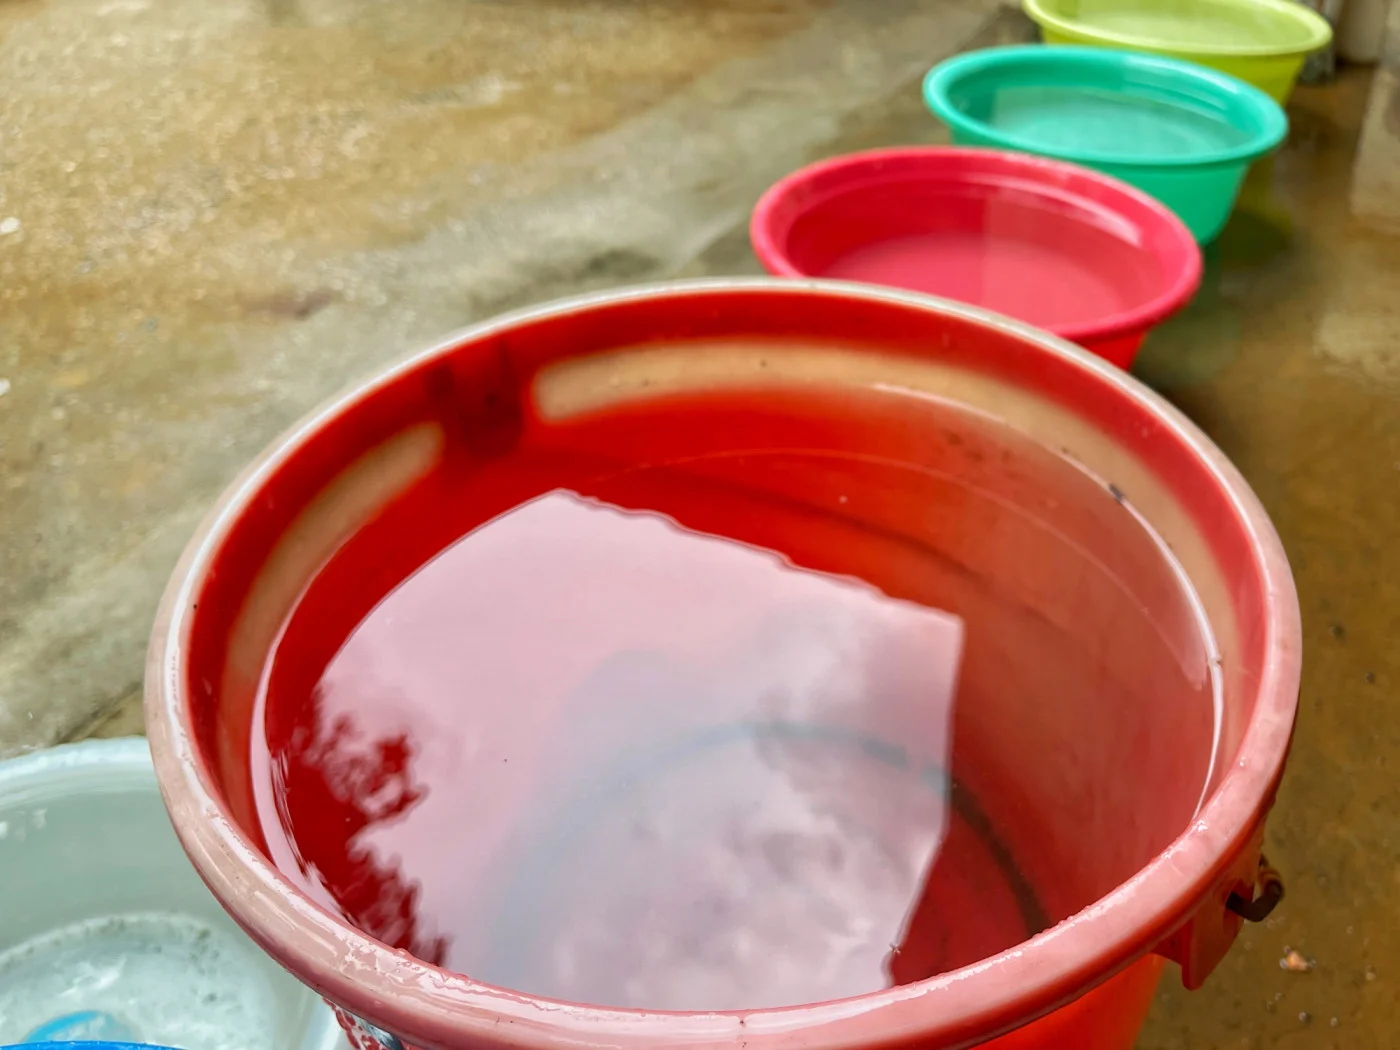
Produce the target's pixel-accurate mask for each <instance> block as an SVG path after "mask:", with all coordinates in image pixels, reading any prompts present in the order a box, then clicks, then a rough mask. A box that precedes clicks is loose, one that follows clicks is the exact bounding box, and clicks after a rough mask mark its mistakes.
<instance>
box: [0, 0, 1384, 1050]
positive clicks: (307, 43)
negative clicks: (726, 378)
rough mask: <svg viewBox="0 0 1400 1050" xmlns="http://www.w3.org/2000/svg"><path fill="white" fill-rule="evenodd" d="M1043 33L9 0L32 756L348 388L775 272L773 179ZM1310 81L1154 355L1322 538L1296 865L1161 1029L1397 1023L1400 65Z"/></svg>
mask: <svg viewBox="0 0 1400 1050" xmlns="http://www.w3.org/2000/svg"><path fill="white" fill-rule="evenodd" d="M1398 6H1400V5H1398ZM1026 33H1027V27H1026V25H1025V23H1023V22H1022V21H1021V20H1020V19H1019V16H1016V15H1014V14H1012V13H1010V12H1008V11H1006V10H1004V9H1001V8H998V7H997V5H996V0H880V2H879V3H870V2H869V0H706V2H705V3H696V2H693V0H653V2H649V3H646V2H642V0H517V2H514V3H510V2H506V0H400V2H399V3H395V4H392V5H384V4H377V3H371V2H370V0H226V2H222V3H209V2H207V0H0V755H3V754H11V753H16V752H19V751H23V750H27V749H30V748H34V747H41V746H45V745H48V744H52V743H55V742H58V741H62V740H69V739H75V738H78V737H82V736H85V735H91V734H94V733H96V734H103V735H109V734H117V733H123V732H132V731H137V730H139V726H140V720H139V710H138V708H137V705H136V702H135V699H134V698H135V696H136V694H137V690H138V687H139V679H140V674H141V660H142V650H143V646H144V641H145V635H146V631H147V628H148V625H149V623H150V620H151V617H152V613H153V610H154V606H155V602H156V599H157V596H158V594H159V591H160V589H161V586H162V585H163V583H164V580H165V578H166V576H167V574H168V572H169V570H170V568H171V567H172V565H173V563H174V561H175V558H176V556H177V554H178V552H179V549H180V547H181V545H182V544H183V542H184V539H185V538H186V536H187V535H188V534H189V532H190V531H191V529H192V528H193V526H194V523H195V521H196V520H197V518H198V516H199V515H200V513H201V512H202V510H203V509H204V508H205V507H207V506H208V504H209V503H210V502H211V501H212V499H213V498H214V496H215V494H216V493H217V492H218V491H219V489H220V488H221V487H222V486H223V485H224V484H225V482H226V481H227V480H228V479H229V478H230V477H231V475H232V474H233V473H234V471H235V470H236V469H237V468H238V466H239V465H241V464H242V463H243V462H245V461H246V460H247V459H249V458H250V457H251V456H252V455H253V454H254V453H255V452H256V451H257V450H258V449H259V448H260V447H261V446H262V445H264V444H265V443H266V442H267V441H268V440H270V439H271V437H272V436H274V435H275V434H276V433H277V431H279V430H280V429H281V428H282V427H284V426H285V425H287V424H288V423H290V422H291V421H292V420H294V419H295V418H296V417H297V416H299V415H301V414H302V413H303V412H305V411H306V410H307V409H308V408H309V407H311V406H312V405H313V404H315V403H316V402H318V401H319V400H321V399H322V398H324V397H325V396H327V395H328V394H330V393H332V392H333V391H334V390H336V389H337V388H339V387H341V386H343V385H345V384H346V383H348V382H350V381H351V380H352V379H353V378H354V377H356V376H358V375H360V374H363V373H364V372H366V371H368V370H370V369H372V368H374V367H375V366H376V365H378V364H380V363H381V362H384V361H387V360H391V359H393V358H395V357H397V356H399V355H401V354H402V353H403V352H405V351H406V350H407V349H409V348H412V347H414V346H416V345H419V344H422V343H424V342H426V341H428V340H430V339H432V338H433V337H435V336H437V335H439V334H441V333H442V332H444V331H446V330H448V329H451V328H454V327H457V326H460V325H462V324H465V323H467V322H470V321H472V320H474V319H478V318H481V317H484V316H487V315H490V314H492V313H494V312H497V311H498V310H500V309H502V308H504V307H507V306H512V305H517V304H520V303H523V302H528V301H532V300H539V299H545V298H551V297H554V296H557V295H561V294H565V293H568V292H574V291H579V290H582V289H585V288H591V287H600V286H605V285H609V284H616V283H620V282H631V281H637V280H642V279H648V278H656V277H663V276H670V275H677V274H695V273H723V272H736V271H738V272H753V271H755V270H756V266H755V264H754V262H753V260H752V258H751V257H750V255H749V253H748V250H747V246H746V241H745V236H744V221H745V218H746V213H747V209H748V207H749V206H750V205H751V203H752V202H753V200H754V199H755V198H756V197H757V195H758V193H759V192H760V191H761V190H762V189H763V187H764V186H765V185H767V184H768V183H769V182H770V181H772V180H773V179H774V178H775V177H777V176H779V175H781V174H782V173H784V172H785V171H787V170H789V169H791V168H793V167H795V166H797V165H798V164H800V163H802V162H804V161H807V160H809V159H813V158H815V157H818V156H822V155H825V154H829V153H833V152H839V151H842V150H846V149H851V148H857V147H862V146H869V145H878V144H882V143H892V142H909V141H937V140H938V139H939V138H940V132H939V129H938V128H937V127H936V126H934V124H933V122H932V121H931V120H930V119H929V118H927V117H926V116H925V115H924V114H923V112H922V110H921V108H920V106H919V103H918V96H917V82H918V77H919V76H920V74H921V73H922V72H923V70H924V69H925V68H926V67H927V66H928V65H929V64H931V63H932V62H934V61H936V60H937V59H939V58H940V57H942V56H943V55H945V54H947V53H949V52H951V51H953V50H957V49H959V48H962V47H966V46H970V45H972V44H980V43H987V42H993V41H996V40H1011V39H1020V38H1023V37H1024V36H1025V35H1026ZM1394 35H1395V37H1396V39H1400V34H1394ZM1392 53H1393V54H1396V55H1397V56H1400V47H1398V48H1393V49H1392ZM1291 116H1292V119H1293V129H1294V130H1293V136H1292V139H1291V140H1290V143H1289V145H1288V147H1287V149H1285V151H1284V152H1283V153H1282V154H1281V155H1280V156H1279V157H1277V158H1276V159H1275V160H1273V161H1271V162H1269V163H1267V164H1263V165H1260V166H1259V167H1258V168H1257V169H1256V171H1255V172H1254V174H1253V176H1252V177H1251V180H1250V183H1249V185H1248V188H1247V190H1246V193H1245V196H1244V200H1243V202H1242V205H1241V209H1240V211H1239V213H1238V214H1237V215H1236V217H1235V219H1234V221H1233V222H1232V224H1231V226H1230V228H1229V229H1228V230H1227V231H1226V233H1225V235H1224V236H1223V237H1222V239H1221V241H1220V242H1219V243H1218V244H1217V245H1216V246H1214V247H1213V248H1212V249H1211V250H1210V252H1209V253H1208V261H1207V273H1206V280H1205V285H1204V287H1203V289H1202V292H1201V294H1200V296H1199V297H1198V299H1197V300H1196V302H1195V304H1194V305H1193V306H1192V307H1191V308H1190V309H1189V310H1188V311H1187V312H1186V313H1185V314H1184V315H1183V316H1181V317H1180V318H1178V319H1176V320H1175V321H1174V322H1172V323H1171V324H1170V325H1168V326H1167V327H1166V328H1165V329H1163V330H1162V331H1161V332H1159V333H1158V335H1157V336H1156V337H1155V338H1154V339H1153V340H1152V341H1151V342H1150V344H1149V346H1148V348H1147V349H1146V350H1145V351H1144V354H1143V359H1142V361H1141V363H1140V366H1139V369H1138V371H1139V373H1140V375H1141V376H1142V377H1143V378H1144V379H1146V380H1147V381H1148V382H1150V383H1152V384H1153V385H1155V386H1157V387H1158V388H1159V389H1162V390H1164V391H1165V392H1166V393H1167V394H1168V395H1169V396H1170V397H1172V398H1173V400H1175V401H1176V402H1177V403H1178V404H1179V405H1181V406H1182V407H1183V408H1184V409H1185V410H1186V411H1187V412H1188V413H1190V414H1191V415H1192V416H1193V417H1194V418H1195V419H1196V420H1197V421H1198V422H1199V423H1200V424H1201V425H1202V426H1204V427H1205V429H1206V430H1207V431H1208V432H1210V433H1211V434H1212V435H1213V436H1214V437H1215V439H1216V440H1217V441H1218V442H1219V443H1220V444H1221V446H1222V447H1223V448H1224V449H1225V450H1226V452H1228V453H1229V454H1230V455H1231V456H1232V457H1233V458H1234V459H1235V461H1236V462H1237V463H1238V464H1239V465H1240V467H1241V468H1242V469H1243V470H1244V472H1245V474H1246V475H1247V476H1248V477H1249V479H1250V480H1251V481H1252V482H1253V484H1254V485H1255V487H1256V489H1257V490H1258V492H1259V494H1260V496H1261V497H1262V499H1263V500H1264V502H1265V504H1266V505H1267V506H1268V508H1269V510H1270V512H1271V513H1272V514H1273V516H1274V520H1275V521H1276V523H1277V525H1278V527H1279V530H1280V532H1281V533H1282V535H1283V539H1284V542H1285V544H1286V545H1287V547H1288V550H1289V551H1290V554H1291V556H1292V558H1293V564H1294V569H1295V572H1296V574H1297V577H1298V584H1299V589H1300V592H1301V596H1302V603H1303V615H1304V621H1305V628H1306V632H1307V660H1306V667H1305V679H1304V685H1303V698H1302V713H1301V717H1300V722H1299V727H1298V734H1297V742H1296V745H1295V749H1294V753H1293V758H1292V761H1291V765H1290V770H1289V774H1288V778H1287V780H1286V782H1285V785H1284V788H1283V791H1282V794H1281V796H1280V798H1279V802H1278V808H1277V810H1276V811H1275V814H1274V817H1273V819H1272V821H1271V822H1270V825H1269V844H1268V850H1269V853H1270V856H1271V857H1272V859H1273V860H1274V862H1275V863H1276V864H1277V865H1278V866H1279V867H1280V868H1281V869H1282V871H1283V872H1284V874H1285V876H1286V878H1287V881H1288V889H1289V895H1288V898H1287V901H1286V902H1285V904H1284V905H1283V907H1282V908H1281V909H1280V910H1279V912H1278V913H1277V915H1276V917H1274V918H1272V919H1270V920H1269V921H1268V922H1267V923H1265V924H1264V925H1263V926H1260V927H1254V928H1251V929H1249V930H1247V931H1246V932H1245V934H1244V936H1243V937H1242V938H1241V941H1240V942H1239V943H1238V944H1237V945H1236V947H1235V950H1234V951H1233V953H1232V954H1231V956H1230V957H1229V958H1228V959H1227V961H1226V962H1225V964H1224V965H1223V966H1222V967H1221V969H1220V970H1219V971H1217V973H1216V974H1215V975H1214V977H1213V978H1212V979H1211V981H1210V982H1209V983H1208V985H1207V986H1206V988H1204V989H1203V990H1201V991H1199V992H1195V993H1190V994H1188V993H1185V992H1183V991H1181V990H1180V988H1179V986H1178V985H1177V984H1176V982H1175V977H1174V975H1172V974H1169V976H1168V978H1167V980H1166V982H1165V985H1164V990H1163V992H1162V994H1161V996H1160V999H1159V1002H1158V1005H1157V1009H1156V1011H1155V1013H1154V1016H1153V1018H1152V1020H1151V1021H1150V1023H1149V1026H1148V1029H1147V1031H1146V1032H1145V1034H1144V1036H1143V1039H1142V1043H1141V1046H1142V1047H1144V1048H1146V1050H1186V1048H1190V1050H1198V1048H1206V1047H1222V1048H1223V1047H1232V1048H1233V1047H1239V1048H1244V1047H1280V1048H1285V1050H1286V1048H1300V1050H1322V1048H1324V1047H1338V1048H1341V1047H1347V1048H1358V1050H1359V1048H1369V1047H1377V1048H1390V1047H1395V1046H1400V994H1398V993H1400V925H1397V923H1396V922H1395V919H1394V909H1392V908H1391V907H1390V906H1389V905H1387V904H1386V901H1387V900H1389V894H1390V893H1397V894H1400V717H1397V694H1396V690H1397V685H1398V684H1400V647H1396V646H1395V645H1393V644H1392V643H1393V639H1395V638H1396V637H1400V553H1397V547H1396V545H1395V543H1394V537H1395V535H1396V532H1397V524H1398V523H1400V73H1397V72H1392V71H1391V70H1389V69H1387V68H1382V69H1381V70H1380V71H1378V72H1376V73H1375V74H1374V75H1373V74H1371V73H1369V72H1364V71H1356V72H1346V73H1344V75H1343V76H1342V78H1341V79H1340V80H1339V82H1338V83H1336V84H1334V85H1332V86H1329V87H1326V88H1310V89H1302V90H1300V91H1299V92H1298V94H1297V96H1296V97H1295V99H1294V101H1293V104H1292V107H1291ZM1285 946H1293V947H1296V948H1298V949H1300V950H1302V951H1303V952H1304V953H1306V954H1307V955H1308V956H1310V957H1315V958H1316V960H1317V965H1316V969H1315V970H1313V972H1311V973H1305V974H1295V973H1290V972H1286V971H1284V970H1282V969H1280V967H1279V964H1278V961H1279V958H1280V957H1281V956H1282V954H1283V952H1284V949H1285Z"/></svg>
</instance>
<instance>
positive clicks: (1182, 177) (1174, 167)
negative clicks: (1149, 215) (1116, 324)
mask: <svg viewBox="0 0 1400 1050" xmlns="http://www.w3.org/2000/svg"><path fill="white" fill-rule="evenodd" d="M924 100H925V101H926V102H927V104H928V107H929V109H931V110H932V111H933V112H934V114H935V115H937V116H938V117H939V118H940V119H941V120H943V121H944V122H945V123H946V124H947V125H948V126H949V128H950V129H951V130H952V134H953V141H954V142H955V143H958V144H959V145H968V146H991V147H995V148H997V149H1010V150H1019V151H1021V152H1023V153H1035V154H1039V155H1040V156H1044V157H1055V158H1057V159H1060V160H1068V161H1073V162H1075V163H1078V164H1083V165H1085V166H1086V167H1090V168H1094V169H1096V170H1098V171H1102V172H1104V173H1106V174H1108V175H1113V176H1115V177H1117V178H1120V179H1122V180H1123V181H1124V182H1128V183H1131V184H1132V185H1134V186H1136V187H1138V188H1139V189H1141V190H1144V191H1146V192H1147V193H1150V194H1151V195H1152V196H1154V197H1156V198H1157V199H1158V200H1160V201H1161V202H1162V203H1164V204H1166V205H1167V206H1168V207H1169V208H1171V209H1172V210H1173V211H1174V212H1176V214H1177V215H1179V216H1180V217H1181V219H1182V221H1183V222H1185V223H1186V225H1187V227H1188V228H1189V229H1190V230H1191V233H1192V234H1193V235H1194V236H1195V238H1196V240H1197V241H1198V242H1199V243H1201V244H1206V243H1208V242H1210V241H1212V240H1214V239H1215V237H1216V236H1217V235H1218V234H1219V233H1220V230H1221V229H1222V228H1223V227H1224V225H1225V222H1226V220H1228V219H1229V217H1230V212H1231V210H1232V209H1233V208H1234V205H1235V198H1236V197H1237V196H1238V195H1239V191H1240V184H1241V183H1242V182H1243V181H1244V177H1245V173H1246V172H1248V170H1249V166H1250V165H1251V164H1252V163H1254V161H1256V160H1258V159H1259V158H1260V157H1262V156H1264V155H1265V154H1267V153H1269V152H1271V151H1273V150H1274V149H1277V148H1278V146H1279V144H1280V143H1282V142H1283V140H1284V138H1285V137H1286V136H1287V134H1288V118H1287V117H1286V116H1285V115H1284V112H1283V110H1282V108H1280V106H1279V104H1278V103H1277V102H1275V101H1274V100H1273V99H1271V98H1270V97H1269V96H1268V95H1266V94H1264V92H1262V91H1260V90H1259V89H1258V88H1255V87H1251V86H1250V85H1249V84H1246V83H1245V82H1244V81H1242V80H1238V79H1236V78H1235V77H1232V76H1229V75H1228V74H1225V73H1220V72H1217V71H1215V70H1212V69H1207V68H1205V67H1204V66H1198V65H1195V64H1194V63H1191V62H1183V61H1180V60H1178V59H1174V58H1164V57H1162V56H1159V55H1145V54H1138V53H1135V52H1130V51H1115V50H1112V49H1108V48H1100V47H1042V46H1039V45H1030V46H1025V47H996V48H988V49H986V50H984V51H971V52H968V53H967V54H963V55H959V56H957V57H955V58H951V59H949V60H948V61H946V62H943V63H941V64H940V65H938V66H935V67H934V68H933V69H932V70H931V71H930V72H929V74H928V76H927V77H926V78H925V79H924Z"/></svg>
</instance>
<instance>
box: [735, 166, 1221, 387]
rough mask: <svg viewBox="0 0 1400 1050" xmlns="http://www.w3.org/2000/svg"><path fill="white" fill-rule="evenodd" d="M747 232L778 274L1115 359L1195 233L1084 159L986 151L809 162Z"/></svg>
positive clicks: (1169, 283) (1161, 311)
mask: <svg viewBox="0 0 1400 1050" xmlns="http://www.w3.org/2000/svg"><path fill="white" fill-rule="evenodd" d="M750 232H751V237H752V240H753V247H754V252H755V253H756V254H757V255H758V258H759V260H760V261H761V262H762V263H763V265H764V267H765V268H766V269H767V270H768V272H769V273H772V274H775V275H777V276H780V277H828V278H835V279H842V280H851V281H864V282H867V283H870V284H882V285H887V286H889V287H893V288H905V289H908V290H910V291H916V292H925V293H929V294H933V295H940V296H944V297H947V298H949V299H957V300H959V301H960V302H965V303H973V304H976V305H978V306H984V307H986V308H987V309H989V310H995V311H997V312H999V313H1004V314H1007V315H1008V316H1011V317H1015V318H1017V319H1019V320H1022V321H1028V322H1030V323H1031V324H1034V325H1037V326H1039V327H1041V328H1045V329H1047V330H1048V331H1051V332H1054V333H1055V334H1056V335H1059V336H1063V337H1064V338H1066V339H1070V340H1072V341H1074V342H1076V343H1079V344H1080V345H1081V346H1084V347H1086V348H1088V349H1090V350H1092V351H1094V352H1095V353H1096V354H1098V355H1099V356H1100V357H1103V358H1105V359H1106V360H1108V361H1111V362H1113V363H1114V364H1115V365H1118V366H1119V367H1121V368H1127V367H1128V366H1129V365H1130V364H1131V363H1132V360H1133V357H1134V355H1135V354H1136V353H1137V350H1138V347H1139V346H1141V344H1142V340H1143V338H1144V337H1145V336H1146V334H1147V331H1148V329H1150V328H1151V327H1152V326H1153V325H1155V324H1157V323H1159V322H1161V321H1162V320H1164V319H1165V318H1167V317H1169V316H1170V315H1171V314H1173V313H1175V312H1176V311H1177V310H1179V309H1181V308H1182V307H1183V306H1185V305H1186V303H1187V302H1189V301H1190V299H1191V296H1192V295H1194V294H1195V291H1196V288H1197V286H1198V285H1199V284H1200V279H1201V253H1200V249H1199V248H1198V247H1197V245H1196V241H1195V239H1194V238H1193V237H1192V236H1191V233H1190V231H1189V230H1187V229H1186V227H1185V226H1184V225H1183V224H1182V223H1181V221H1180V220H1179V219H1178V218H1177V217H1176V216H1175V215H1174V214H1172V212H1171V211H1169V210H1168V209H1167V208H1166V207H1164V206H1163V205H1161V204H1160V203H1158V202H1157V201H1155V200H1153V199H1152V198H1150V197H1148V196H1146V195H1145V194H1143V193H1140V192H1139V191H1137V190H1135V189H1133V188H1132V187H1131V186H1128V185H1126V184H1124V183H1122V182H1119V181H1118V180H1116V179H1112V178H1109V177H1108V176H1105V175H1101V174H1099V173H1097V172H1093V171H1090V170H1088V169H1086V168H1080V167H1077V166H1075V165H1071V164H1064V163H1060V162H1055V161H1047V160H1043V159H1040V158H1036V157H1029V156H1025V155H1021V154H1013V153H1001V152H998V151H995V150H974V149H957V148H951V147H925V148H910V149H894V150H878V151H874V152H870V153H857V154H852V155H850V156H845V157H838V158H836V159H835V160H830V161H825V162H823V163H820V164H815V165H813V166H811V167H809V168H804V169H802V170H801V171H798V172H795V173H794V174H792V175H790V176H788V177H787V178H785V179H784V180H782V181H781V182H779V183H777V184H776V185H775V186H773V187H772V188H771V189H770V190H769V191H768V192H767V193H766V194H765V195H764V197H763V199H762V200H760V201H759V203H758V206H757V207H756V208H755V209H754V213H753V221H752V224H751V227H750Z"/></svg>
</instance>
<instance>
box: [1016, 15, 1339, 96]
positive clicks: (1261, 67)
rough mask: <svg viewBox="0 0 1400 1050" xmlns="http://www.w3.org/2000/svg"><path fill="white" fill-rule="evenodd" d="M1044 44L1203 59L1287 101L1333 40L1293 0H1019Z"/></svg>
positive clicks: (1319, 18)
mask: <svg viewBox="0 0 1400 1050" xmlns="http://www.w3.org/2000/svg"><path fill="white" fill-rule="evenodd" d="M1022 3H1023V5H1024V7H1025V9H1026V14H1028V15H1030V16H1031V18H1033V19H1034V20H1035V21H1036V22H1037V23H1039V25H1040V28H1041V30H1042V31H1043V33H1044V35H1045V42H1046V43H1047V44H1088V45H1091V46H1095V47H1118V48H1127V49H1128V50H1130V51H1146V52H1149V53H1151V54H1156V55H1168V56H1170V57H1172V58H1184V59H1186V60H1188V61H1191V62H1199V63H1200V64H1201V65H1203V66H1210V67H1211V68H1212V69H1218V70H1220V71H1221V72H1222V73H1229V74H1230V75H1231V76H1235V77H1239V78H1240V79H1241V80H1243V81H1245V82H1246V83H1249V84H1253V85H1254V86H1255V87H1257V88H1258V89H1259V90H1260V91H1263V92H1264V93H1265V94H1268V95H1270V96H1272V97H1273V98H1274V99H1275V100H1276V101H1278V102H1286V101H1287V100H1288V95H1289V93H1290V92H1291V91H1292V90H1293V84H1294V82H1295V81H1296V80H1297V79H1298V72H1299V70H1301V69H1302V68H1303V60H1304V59H1305V58H1307V57H1308V55H1309V54H1311V53H1312V52H1314V51H1319V50H1321V49H1322V48H1324V47H1326V46H1327V45H1328V43H1329V42H1330V41H1331V39H1332V27H1331V26H1329V25H1328V24H1327V20H1326V19H1325V18H1323V17H1322V16H1321V15H1319V14H1317V13H1316V12H1315V11H1313V10H1311V9H1310V8H1307V7H1304V6H1303V5H1302V4H1299V3H1296V2H1295V0H1022Z"/></svg>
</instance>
